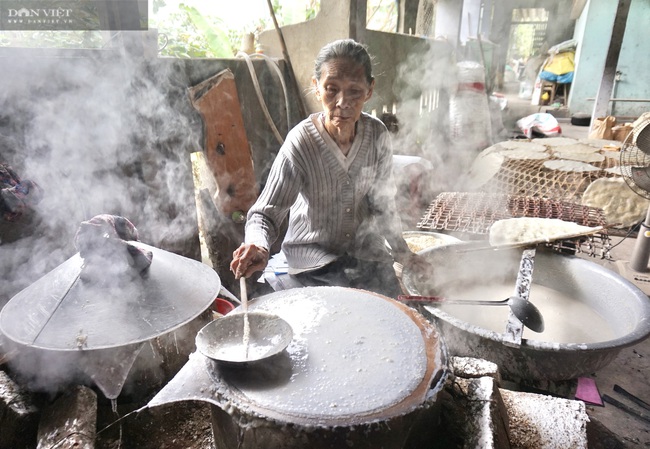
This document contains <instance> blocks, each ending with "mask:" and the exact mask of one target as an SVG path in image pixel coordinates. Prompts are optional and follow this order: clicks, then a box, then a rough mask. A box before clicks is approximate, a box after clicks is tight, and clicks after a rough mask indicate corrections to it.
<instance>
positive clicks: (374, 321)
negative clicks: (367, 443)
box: [228, 287, 427, 417]
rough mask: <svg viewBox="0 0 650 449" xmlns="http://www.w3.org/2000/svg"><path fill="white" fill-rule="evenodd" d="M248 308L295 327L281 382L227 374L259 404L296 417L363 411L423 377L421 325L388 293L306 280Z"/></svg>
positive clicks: (400, 395)
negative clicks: (309, 283)
mask: <svg viewBox="0 0 650 449" xmlns="http://www.w3.org/2000/svg"><path fill="white" fill-rule="evenodd" d="M249 310H251V311H257V312H259V311H266V312H268V313H273V314H276V315H278V316H280V317H281V318H283V319H284V320H285V321H287V322H288V323H289V324H290V325H291V327H292V329H293V334H294V336H293V340H292V342H291V344H290V345H289V346H288V347H287V353H288V355H289V357H290V360H291V362H290V364H289V365H290V368H289V369H288V373H287V375H286V376H284V377H282V376H281V377H282V381H278V380H277V379H278V378H276V380H275V381H274V382H269V381H268V379H264V378H258V379H256V378H254V376H241V375H232V376H228V383H229V384H230V386H231V387H235V388H236V389H237V390H239V391H240V392H241V393H242V394H243V395H244V396H245V398H246V399H247V400H249V401H251V402H252V403H253V404H255V405H256V406H258V407H262V408H266V409H272V410H276V411H279V412H282V413H286V414H289V415H297V416H317V417H340V416H347V415H359V414H368V413H369V412H373V411H376V410H382V409H385V408H388V407H390V406H391V405H394V404H397V403H399V402H400V401H402V400H404V399H405V398H407V397H408V396H409V395H410V394H412V393H413V391H414V390H415V389H416V388H417V387H418V385H419V384H420V383H421V382H422V379H423V378H424V376H425V373H426V370H427V354H426V348H425V342H424V340H423V336H422V331H421V329H420V328H419V327H418V326H417V325H416V324H415V323H414V321H413V320H412V319H411V318H410V317H409V316H408V315H407V314H406V313H405V312H404V311H403V309H402V308H400V307H398V306H397V305H395V304H394V303H393V302H392V301H389V300H387V299H386V298H383V297H380V296H378V295H375V294H372V293H370V292H366V291H362V290H353V289H347V288H339V287H308V288H301V289H295V290H287V291H283V292H276V293H273V294H270V295H267V296H264V297H261V298H258V299H256V300H255V301H252V302H251V303H250V305H249ZM251 369H254V367H251ZM260 377H264V376H260Z"/></svg>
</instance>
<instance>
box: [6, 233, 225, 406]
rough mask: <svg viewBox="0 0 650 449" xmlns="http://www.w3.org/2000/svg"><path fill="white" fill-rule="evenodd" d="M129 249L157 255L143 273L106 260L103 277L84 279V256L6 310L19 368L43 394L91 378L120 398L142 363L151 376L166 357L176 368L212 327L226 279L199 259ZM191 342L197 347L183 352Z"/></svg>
mask: <svg viewBox="0 0 650 449" xmlns="http://www.w3.org/2000/svg"><path fill="white" fill-rule="evenodd" d="M129 244H130V245H132V246H133V247H134V248H139V249H142V250H146V251H148V252H150V253H151V254H152V261H151V265H150V266H149V267H148V268H147V269H146V270H144V271H143V272H139V271H133V270H130V268H129V267H127V268H129V269H128V270H126V271H124V272H121V271H115V270H110V268H111V266H112V263H111V262H112V261H106V263H105V264H104V265H102V266H100V267H99V269H95V272H96V273H97V275H96V276H92V277H84V270H85V269H86V268H87V267H88V263H87V261H85V260H84V259H83V258H82V257H81V256H80V254H79V253H77V254H75V255H74V256H72V257H70V258H69V259H68V260H66V261H65V262H63V263H62V264H61V265H59V266H58V267H56V268H55V269H54V270H52V271H50V272H49V273H47V274H46V275H44V276H43V277H41V278H40V279H38V280H37V281H36V282H34V283H33V284H31V285H30V286H28V287H27V288H25V289H23V290H22V291H20V292H19V293H18V294H16V295H15V296H14V297H13V298H12V299H11V300H10V301H9V302H8V303H7V304H6V305H5V306H4V307H3V308H2V311H0V331H1V332H2V334H4V336H6V337H7V340H8V341H10V342H11V344H14V345H16V347H18V348H19V355H18V356H17V357H16V359H15V360H12V368H15V369H16V371H18V372H20V373H21V374H22V375H24V376H25V377H27V378H30V379H31V380H32V382H31V384H32V385H34V386H35V388H38V389H45V390H49V389H53V390H56V389H58V388H60V386H61V385H63V386H65V385H66V384H67V383H68V382H74V383H76V382H78V381H80V380H82V379H81V377H83V376H82V375H87V376H88V377H90V378H91V379H92V381H93V382H94V383H96V384H97V386H98V387H99V388H100V389H101V390H102V391H103V392H104V394H105V395H106V396H107V397H108V398H115V397H117V396H118V395H119V394H120V392H121V390H122V387H123V386H124V383H125V381H126V377H127V375H128V374H129V372H130V371H131V370H132V368H133V367H134V366H135V367H136V368H137V367H138V366H139V365H140V363H137V362H138V357H139V359H140V360H141V361H142V363H141V364H142V365H143V371H144V370H145V369H146V368H147V367H149V370H153V368H152V367H153V366H154V365H155V370H156V371H160V369H159V368H160V367H159V365H160V364H161V360H160V357H161V355H163V354H164V353H165V352H167V353H169V354H170V357H169V358H167V359H166V361H167V360H170V361H171V360H174V363H176V359H178V358H179V357H180V356H183V357H185V359H186V357H187V355H188V354H189V352H191V351H192V350H193V349H194V348H193V338H192V337H193V335H195V334H196V332H197V331H198V329H200V327H201V326H202V325H203V324H205V323H204V322H203V321H202V319H201V318H202V315H203V312H205V311H206V309H208V307H209V306H210V304H211V303H212V302H213V301H214V299H215V297H216V296H217V294H218V292H219V290H220V287H221V281H220V279H219V276H218V275H217V273H216V272H215V271H214V270H213V269H212V268H211V267H209V266H207V265H205V264H202V263H201V262H198V261H196V260H192V259H189V258H186V257H183V256H179V255H177V254H174V253H171V252H168V251H165V250H162V249H159V248H155V247H152V246H149V245H146V244H144V243H141V242H137V241H132V242H129ZM91 268H97V267H91ZM199 324H200V325H199ZM197 325H198V328H197ZM188 335H189V338H187V336H188ZM179 340H180V343H179ZM187 341H189V342H190V344H191V345H192V348H190V349H189V350H187V351H185V352H184V353H183V351H182V350H183V349H187V348H183V346H184V345H185V342H187ZM156 346H158V347H156ZM167 346H172V347H171V349H170V350H169V351H166V347H167ZM174 354H178V355H179V356H175V355H174ZM147 356H148V357H147ZM156 356H157V357H158V359H156V360H151V359H155V358H156ZM145 358H147V359H148V360H144V359H145ZM183 363H184V360H183ZM134 364H135V365H134ZM78 371H81V373H80V372H78ZM176 371H177V370H176ZM176 371H174V372H176ZM145 374H146V373H145ZM150 377H152V376H150ZM156 377H157V378H159V377H160V376H156Z"/></svg>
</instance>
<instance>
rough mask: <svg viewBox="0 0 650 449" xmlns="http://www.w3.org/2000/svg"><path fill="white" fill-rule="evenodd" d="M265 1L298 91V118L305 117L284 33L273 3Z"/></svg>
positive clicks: (290, 74)
mask: <svg viewBox="0 0 650 449" xmlns="http://www.w3.org/2000/svg"><path fill="white" fill-rule="evenodd" d="M266 3H267V5H268V6H269V12H270V13H271V18H272V19H273V26H274V27H275V31H276V32H277V33H278V38H279V39H280V46H281V47H282V55H283V56H284V60H285V61H286V62H287V68H288V69H289V76H290V77H291V81H292V82H293V85H294V86H295V87H296V90H297V91H298V108H299V112H300V118H301V119H303V118H306V117H307V112H306V109H305V105H304V103H303V101H302V96H301V93H300V86H299V85H298V80H297V79H296V74H295V73H294V71H293V65H292V64H291V58H290V57H289V52H288V51H287V44H286V42H285V40H284V34H282V30H281V29H280V25H278V19H276V17H275V11H273V4H272V3H271V0H266Z"/></svg>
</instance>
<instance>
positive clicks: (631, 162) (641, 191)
mask: <svg viewBox="0 0 650 449" xmlns="http://www.w3.org/2000/svg"><path fill="white" fill-rule="evenodd" d="M621 175H622V176H623V179H624V180H625V183H626V184H627V185H628V186H629V187H630V189H632V191H633V192H635V193H636V194H637V195H640V196H642V197H643V198H646V199H650V117H648V118H646V119H645V120H641V121H640V123H637V124H636V125H635V126H634V128H633V129H632V131H631V132H630V133H629V134H628V135H627V137H626V138H625V141H624V142H623V146H622V147H621ZM649 256H650V208H648V212H647V214H646V218H645V221H644V222H643V223H641V228H640V229H639V235H638V237H637V240H636V244H635V245H634V251H633V252H632V258H631V259H630V268H631V269H633V270H634V271H637V272H647V271H648V259H649Z"/></svg>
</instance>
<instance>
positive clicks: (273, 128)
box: [237, 51, 289, 145]
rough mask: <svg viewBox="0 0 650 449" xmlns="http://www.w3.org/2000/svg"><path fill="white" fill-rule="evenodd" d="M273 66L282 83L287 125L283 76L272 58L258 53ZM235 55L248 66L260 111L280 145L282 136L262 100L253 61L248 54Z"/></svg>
mask: <svg viewBox="0 0 650 449" xmlns="http://www.w3.org/2000/svg"><path fill="white" fill-rule="evenodd" d="M259 56H261V57H263V58H265V60H266V61H267V62H268V63H269V64H270V65H271V67H273V68H274V69H275V70H276V71H277V73H278V76H279V78H280V83H281V84H282V91H283V93H284V101H285V102H286V109H287V126H289V98H288V95H287V88H286V86H285V84H284V78H283V77H282V72H280V68H279V67H277V66H276V64H275V63H271V62H272V60H271V58H269V57H268V56H265V55H259ZM237 57H238V58H243V59H244V61H246V66H247V67H248V71H249V72H250V74H251V80H252V81H253V87H255V93H256V94H257V99H258V100H259V102H260V106H261V107H262V112H263V113H264V117H266V121H267V122H268V124H269V126H270V127H271V131H273V135H274V136H275V138H276V139H277V141H278V142H279V143H280V145H282V144H283V143H284V138H283V137H282V135H281V134H280V132H279V131H278V128H277V127H276V126H275V122H273V118H272V117H271V113H270V112H269V109H268V107H267V106H266V101H264V96H263V95H262V89H261V87H260V83H259V80H258V78H257V72H256V71H255V67H253V62H252V61H251V58H250V56H249V55H248V54H246V53H244V52H242V51H240V52H237Z"/></svg>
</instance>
